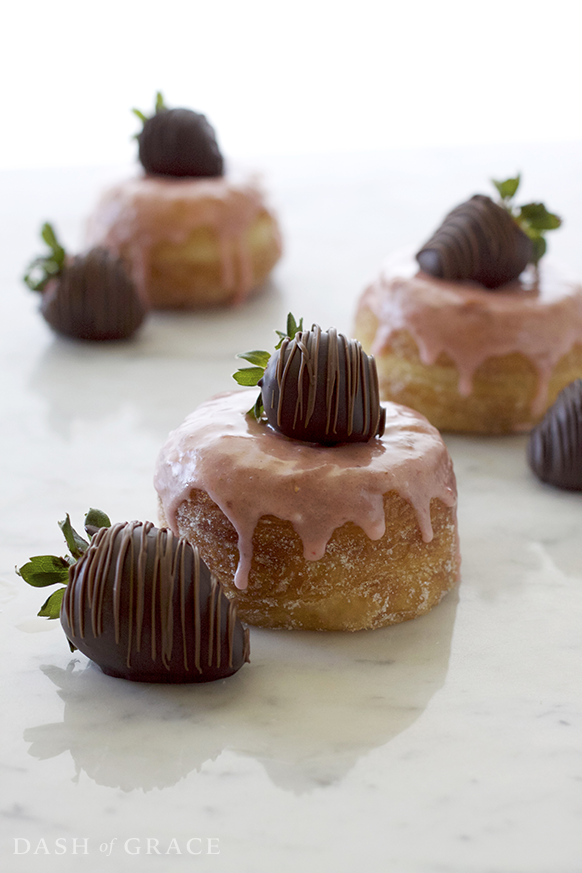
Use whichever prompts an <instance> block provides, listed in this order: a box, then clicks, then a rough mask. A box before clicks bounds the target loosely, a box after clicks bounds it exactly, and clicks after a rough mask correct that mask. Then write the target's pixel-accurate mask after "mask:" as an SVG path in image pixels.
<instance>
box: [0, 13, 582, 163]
mask: <svg viewBox="0 0 582 873" xmlns="http://www.w3.org/2000/svg"><path fill="white" fill-rule="evenodd" d="M576 6H577V4H575V3H574V2H572V0H553V2H547V0H546V2H541V0H529V2H524V0H488V2H487V3H473V2H463V0H441V2H432V0H430V2H427V0H408V2H407V0H400V2H394V0H383V2H382V0H357V2H353V0H333V2H332V0H294V2H293V3H290V2H278V0H244V2H243V0H239V2H237V0H205V2H200V0H156V2H151V0H142V2H136V0H125V2H124V0H100V2H94V3H86V2H79V0H52V2H39V0H23V2H20V3H18V4H17V3H11V4H10V6H9V8H8V9H7V10H6V11H5V12H4V13H3V18H2V50H1V51H0V74H1V81H2V83H3V96H2V107H3V109H2V116H3V125H2V126H3V128H4V132H3V135H2V136H1V137H0V168H13V167H14V168H15V167H48V166H85V165H95V164H113V163H121V162H124V161H126V160H130V159H132V157H133V155H134V153H135V146H134V143H133V142H132V140H131V137H132V134H134V133H135V132H136V130H137V129H138V126H139V125H138V123H137V120H136V119H135V118H134V117H133V116H132V115H131V113H130V111H129V110H130V108H131V107H132V106H137V107H139V108H141V109H143V110H145V111H147V110H149V109H150V108H151V107H152V103H153V97H154V93H155V91H156V90H158V89H160V90H162V91H163V93H164V95H165V97H166V100H167V102H168V104H169V105H174V106H176V105H185V106H189V107H191V108H193V109H197V110H198V111H202V112H204V113H205V114H206V115H207V116H208V117H209V119H210V120H211V122H212V123H213V124H214V126H215V127H216V128H217V130H218V133H219V140H220V143H221V146H222V148H223V150H224V152H225V153H226V154H227V155H231V156H232V155H236V156H239V155H245V154H252V155H260V154H300V153H310V152H323V153H331V152H342V151H362V150H367V149H378V148H385V147H392V146H408V145H413V146H427V145H428V146H432V145H463V144H487V143H521V142H529V143H532V142H558V141H562V142H563V141H571V140H580V139H582V112H581V111H580V78H581V77H580V47H579V27H578V22H577V21H576V18H575V16H577V13H576V11H575V10H576Z"/></svg>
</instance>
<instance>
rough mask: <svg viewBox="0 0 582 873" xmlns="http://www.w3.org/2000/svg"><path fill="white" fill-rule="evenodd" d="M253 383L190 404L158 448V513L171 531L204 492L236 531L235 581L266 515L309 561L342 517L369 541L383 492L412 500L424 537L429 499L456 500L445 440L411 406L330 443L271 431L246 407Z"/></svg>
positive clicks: (389, 410)
mask: <svg viewBox="0 0 582 873" xmlns="http://www.w3.org/2000/svg"><path fill="white" fill-rule="evenodd" d="M253 397H254V391H253V390H252V389H250V390H249V391H238V392H233V393H230V394H224V395H220V396H219V397H216V398H214V399H213V400H210V401H208V402H206V403H203V404H202V405H201V406H199V407H198V409H196V410H195V411H194V412H193V413H192V414H191V415H190V416H189V417H188V418H187V419H186V421H185V422H184V423H183V424H182V425H181V426H180V427H179V428H178V429H177V430H175V431H174V432H173V433H171V434H170V436H169V438H168V440H167V442H166V445H165V446H164V447H163V449H162V451H161V452H160V455H159V458H158V462H157V465H156V473H155V480H154V482H155V487H156V490H157V492H158V494H159V497H160V501H161V504H162V507H163V512H164V516H165V518H166V519H167V522H168V524H169V525H170V527H171V528H172V529H173V530H174V531H175V532H177V530H178V527H177V513H178V511H179V510H180V507H181V506H182V505H183V504H184V503H185V502H186V501H187V500H188V499H189V496H190V494H191V492H192V491H193V490H195V489H198V490H201V491H204V492H206V493H207V494H208V496H209V497H210V498H211V500H213V501H214V503H216V505H217V506H218V507H219V508H220V509H221V510H222V512H223V513H224V515H225V516H226V517H227V518H228V519H229V521H230V522H231V524H232V525H233V527H234V528H235V530H236V532H237V535H238V552H239V561H238V566H237V570H236V575H235V579H234V581H235V584H236V586H237V587H238V588H241V589H244V588H246V587H247V582H248V576H249V572H250V571H251V563H252V558H253V545H252V539H253V533H254V530H255V528H256V526H257V523H258V521H259V519H261V518H263V517H265V516H275V517H276V518H280V519H284V520H287V521H289V522H290V523H291V524H292V526H293V528H294V529H295V531H296V533H297V534H298V535H299V537H300V538H301V540H302V543H303V554H304V557H305V559H306V560H308V561H317V560H319V559H320V558H321V557H323V555H324V554H325V550H326V547H327V543H328V542H329V540H330V539H331V537H332V535H333V532H334V531H335V530H336V529H337V528H340V527H341V526H342V525H344V524H346V523H347V522H353V523H354V524H355V525H357V526H358V527H359V528H361V529H362V530H363V531H364V533H366V534H367V536H369V537H370V539H371V540H376V539H380V537H382V536H383V535H384V533H385V529H386V520H385V515H384V495H385V494H388V493H389V492H391V491H395V492H396V493H397V494H399V495H400V497H402V498H403V499H404V500H406V501H407V502H408V503H410V504H411V505H412V507H413V508H414V510H415V512H416V516H417V519H418V526H419V531H420V534H421V536H422V539H423V540H424V542H430V540H431V539H432V536H433V531H432V525H431V513H430V503H431V500H432V499H438V500H441V501H442V502H443V503H444V504H445V505H446V506H454V505H455V503H456V484H455V477H454V473H453V468H452V463H451V459H450V456H449V454H448V452H447V450H446V447H445V445H444V443H443V441H442V439H441V437H440V435H439V433H438V431H437V430H436V428H434V427H432V425H430V424H429V423H428V421H427V420H426V419H425V418H424V417H423V416H421V415H419V414H418V413H416V412H413V411H412V410H411V409H407V408H405V407H403V406H399V405H397V404H393V403H389V404H385V405H383V406H384V409H385V415H386V427H385V431H384V434H383V436H382V437H381V438H378V439H372V440H368V441H367V442H353V443H344V444H342V445H337V446H334V447H333V448H329V447H325V446H321V445H316V444H312V443H307V442H301V441H299V440H294V439H289V438H288V437H286V436H284V435H282V434H279V433H277V432H275V431H274V430H273V429H272V428H271V427H270V426H265V424H264V422H257V421H256V420H254V419H253V418H252V416H249V415H246V414H245V413H246V412H247V410H248V409H249V408H250V407H251V406H252V403H253V400H252V398H253Z"/></svg>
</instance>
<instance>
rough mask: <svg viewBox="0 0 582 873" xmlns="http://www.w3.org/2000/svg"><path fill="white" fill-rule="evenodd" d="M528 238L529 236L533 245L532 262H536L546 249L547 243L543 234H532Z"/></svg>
mask: <svg viewBox="0 0 582 873" xmlns="http://www.w3.org/2000/svg"><path fill="white" fill-rule="evenodd" d="M530 238H531V241H532V243H533V247H534V254H533V258H532V263H534V264H538V263H539V261H540V259H541V258H543V256H544V255H545V253H546V250H547V248H548V244H547V242H546V241H545V239H544V237H543V236H534V237H530Z"/></svg>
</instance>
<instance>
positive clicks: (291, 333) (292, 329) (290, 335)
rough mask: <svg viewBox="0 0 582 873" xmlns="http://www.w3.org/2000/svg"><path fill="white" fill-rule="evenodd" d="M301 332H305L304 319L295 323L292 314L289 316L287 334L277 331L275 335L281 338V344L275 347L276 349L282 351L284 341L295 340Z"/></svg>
mask: <svg viewBox="0 0 582 873" xmlns="http://www.w3.org/2000/svg"><path fill="white" fill-rule="evenodd" d="M300 330H303V319H302V318H300V319H299V321H298V322H297V321H295V318H294V317H293V315H292V313H291V312H290V313H289V314H288V316H287V329H286V332H285V333H283V331H281V330H276V331H275V333H276V334H277V336H278V337H279V342H278V343H277V345H276V346H275V349H280V348H281V346H282V345H283V340H285V339H294V338H295V334H297V333H298V332H299V331H300Z"/></svg>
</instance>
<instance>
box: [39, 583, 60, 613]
mask: <svg viewBox="0 0 582 873" xmlns="http://www.w3.org/2000/svg"><path fill="white" fill-rule="evenodd" d="M65 591H66V589H65V588H58V589H57V590H56V591H53V593H52V594H51V596H50V597H49V598H48V599H47V600H45V602H44V603H43V605H42V606H41V608H40V610H39V611H38V613H37V615H40V616H41V617H42V618H58V617H59V615H60V614H61V604H62V602H63V595H64V593H65Z"/></svg>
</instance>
